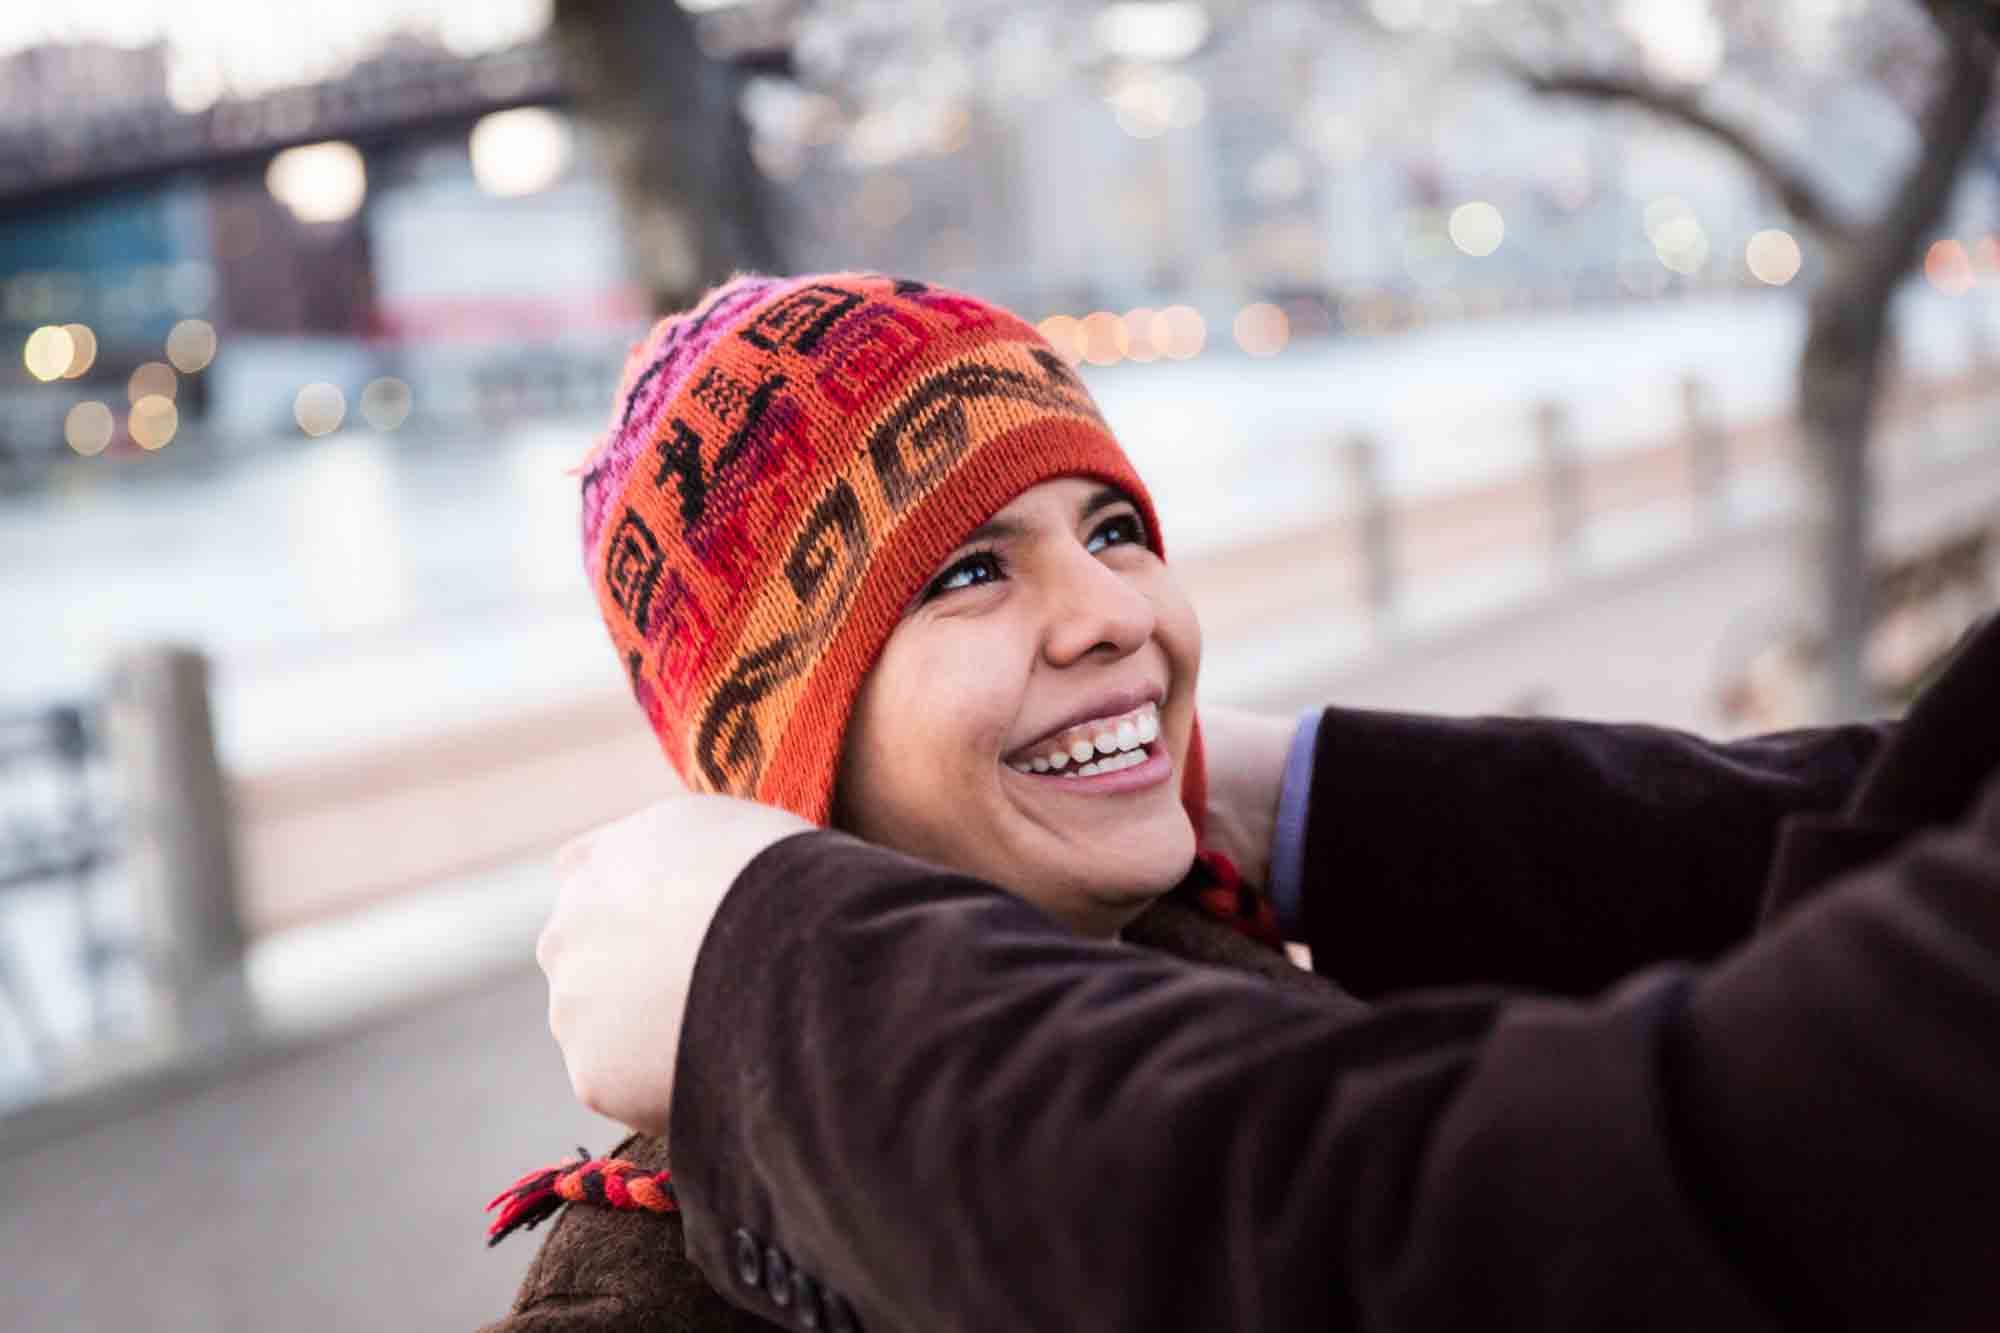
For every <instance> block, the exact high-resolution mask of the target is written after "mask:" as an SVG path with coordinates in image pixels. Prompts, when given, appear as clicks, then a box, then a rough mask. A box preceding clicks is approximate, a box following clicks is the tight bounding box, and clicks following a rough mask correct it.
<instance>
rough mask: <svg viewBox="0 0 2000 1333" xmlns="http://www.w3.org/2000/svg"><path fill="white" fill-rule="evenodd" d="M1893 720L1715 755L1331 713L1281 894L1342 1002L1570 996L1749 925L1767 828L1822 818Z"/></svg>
mask: <svg viewBox="0 0 2000 1333" xmlns="http://www.w3.org/2000/svg"><path fill="white" fill-rule="evenodd" d="M1895 726H1896V724H1895V723H1893V722H1888V721H1882V722H1870V723H1856V724H1852V725H1848V726H1840V727H1828V728H1819V729H1810V730H1799V731H1788V732H1779V733H1774V734H1771V735H1765V736H1757V737H1752V738H1749V739H1745V740H1738V741H1733V742H1720V741H1711V740H1707V739H1704V738H1702V737H1700V736H1696V735H1694V734H1692V733H1689V732H1684V731H1677V730H1673V729H1669V728H1664V727H1656V726H1649V725H1643V724H1637V723H1605V722H1582V721H1573V720H1568V719H1549V718H1513V717H1478V718H1454V717H1438V716H1431V715H1425V714H1416V713H1399V712H1390V711H1383V710H1370V709H1355V708H1329V709H1327V710H1326V711H1325V714H1324V715H1323V717H1322V718H1321V721H1320V726H1319V733H1318V737H1317V741H1316V744H1315V747H1314V755H1313V770H1312V787H1311V795H1310V798H1309V807H1308V811H1307V814H1306V834H1305V855H1304V858H1303V871H1304V873H1303V877H1302V878H1303V883H1302V886H1301V889H1300V898H1301V907H1302V911H1303V917H1304V923H1305V938H1306V942H1307V943H1308V944H1309V945H1310V946H1311V949H1312V956H1313V965H1314V967H1315V968H1316V969H1317V970H1319V971H1322V972H1324V973H1326V974H1327V975H1329V976H1331V977H1333V978H1335V979H1336V980H1337V981H1339V982H1340V984H1341V985H1342V986H1344V987H1346V988H1347V989H1349V990H1350V991H1352V992H1354V993H1355V994H1357V995H1362V996H1372V995H1379V994H1382V993H1384V992H1386V991H1390V990H1396V989H1402V988H1406V987H1412V986H1444V985H1459V984H1496V985H1511V986H1524V987H1529V988H1533V989H1537V990H1545V991H1553V992H1559V993H1562V994H1568V995H1584V994H1589V993H1591V992H1593V991H1596V990H1598V989H1601V988H1602V987H1604V986H1607V985H1609V984H1610V983H1611V982H1612V981H1614V980H1615V979H1617V978H1619V977H1622V976H1625V975H1627V974H1629V973H1631V972H1632V971H1634V970H1636V969H1638V968H1640V967H1643V966H1646V965H1647V964H1650V963H1654V962H1660V961H1665V960H1670V959H1693V960H1703V959H1709V958H1712V957H1714V956H1715V955H1716V954H1718V953H1719V952H1720V951H1721V950H1722V949H1724V948H1725V947H1727V946H1728V945H1730V944H1732V943H1734V942H1736V941H1738V940H1741V939H1742V938H1743V937H1744V936H1745V935H1747V934H1748V933H1749V932H1750V930H1751V928H1752V926H1753V925H1754V923H1755V921H1756V917H1757V908H1758V901H1759V895H1760V894H1761V892H1762V889H1763V885H1764V877H1765V873H1766V871H1767V870H1768V868H1769V866H1770V863H1771V855H1772V849H1773V847H1774V845H1775V843H1776V840H1777V831H1778V823H1779V821H1780V820H1781V819H1783V818H1784V817H1785V816H1787V815H1790V814H1794V813H1798V812H1802V811H1822V810H1831V809H1835V808H1837V807H1838V806H1840V805H1841V803H1842V802H1843V801H1844V800H1845V799H1846V798H1847V797H1848V795H1849V793H1850V792H1851V791H1852V789H1853V788H1854V786H1855V782H1856V779H1857V778H1858V777H1859V775H1860V773H1861V772H1862V770H1863V768H1864V766H1865V765H1866V764H1867V763H1868V761H1869V759H1870V758H1872V757H1873V756H1874V754H1875V753H1876V752H1877V750H1878V749H1879V748H1880V747H1881V745H1882V743H1883V742H1884V741H1885V740H1886V739H1887V737H1888V736H1890V735H1891V734H1892V732H1893V731H1894V729H1895Z"/></svg>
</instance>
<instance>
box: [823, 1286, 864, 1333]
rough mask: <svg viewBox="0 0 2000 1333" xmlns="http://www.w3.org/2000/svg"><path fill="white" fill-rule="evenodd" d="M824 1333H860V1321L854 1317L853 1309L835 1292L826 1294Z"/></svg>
mask: <svg viewBox="0 0 2000 1333" xmlns="http://www.w3.org/2000/svg"><path fill="white" fill-rule="evenodd" d="M826 1333H861V1321H860V1320H859V1319H856V1318H855V1317H854V1307H853V1306H851V1305H849V1304H848V1303H847V1302H846V1301H844V1300H842V1299H841V1297H840V1293H839V1292H836V1291H829V1292H827V1293H826Z"/></svg>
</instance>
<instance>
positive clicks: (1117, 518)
mask: <svg viewBox="0 0 2000 1333" xmlns="http://www.w3.org/2000/svg"><path fill="white" fill-rule="evenodd" d="M1114 533H1115V534H1119V535H1118V536H1116V537H1115V538H1114V539H1113V541H1112V542H1107V543H1105V544H1106V545H1112V544H1118V545H1124V544H1127V543H1131V542H1137V543H1138V544H1139V545H1141V546H1144V545H1145V544H1146V525H1145V524H1144V523H1141V522H1140V521H1139V516H1138V515H1137V514H1117V515H1114V516H1113V517H1111V518H1108V519H1106V520H1104V522H1102V523H1100V524H1098V525H1097V531H1095V532H1093V533H1091V534H1090V542H1089V543H1088V545H1089V549H1091V550H1093V551H1095V550H1097V549H1098V538H1100V537H1105V536H1110V535H1111V534H1114Z"/></svg>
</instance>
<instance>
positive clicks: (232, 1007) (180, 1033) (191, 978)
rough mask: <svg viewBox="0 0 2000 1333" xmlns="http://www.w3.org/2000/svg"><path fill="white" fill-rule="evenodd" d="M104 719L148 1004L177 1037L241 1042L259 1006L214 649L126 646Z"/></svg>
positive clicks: (194, 1041) (188, 1040) (168, 1033)
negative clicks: (213, 697)
mask: <svg viewBox="0 0 2000 1333" xmlns="http://www.w3.org/2000/svg"><path fill="white" fill-rule="evenodd" d="M105 720H106V731H107V735H108V739H109V741H110V749H111V755H112V759H113V762H114V763H115V764H116V766H117V771H118V775H119V782H120V787H121V790H122V792H123V796H124V803H125V809H126V814H127V831H128V841H127V843H126V848H125V855H124V863H125V868H126V874H127V876H128V881H129V883H130V885H131V892H132V902H133V909H134V918H135V922H136V925H137V929H138V940H137V944H138V949H139V955H140V960H141V963H142V966H143V968H144V971H145V975H146V977H147V985H148V989H149V991H150V993H149V995H148V996H147V999H148V1003H149V1009H150V1012H151V1013H152V1014H154V1015H156V1016H157V1017H158V1019H159V1021H160V1024H161V1027H162V1028H163V1030H164V1035H166V1036H167V1037H168V1038H169V1039H170V1040H176V1041H180V1042H185V1043H188V1044H191V1045H195V1046H200V1047H206V1046H214V1045H220V1044H224V1043H227V1042H230V1041H233V1040H235V1039H236V1038H238V1037H240V1036H241V1035H243V1032H244V1029H245V1028H246V1026H247V1024H248V1022H249V1017H250V1014H249V1006H248V1002H247V993H246V991H245V988H244V977H243V950H244V931H243V921H242V916H241V914H240V912H239V910H238V905H237V875H236V848H235V838H234V828H233V825H232V822H231V818H230V811H229V802H228V793H227V790H226V788H225V787H224V784H223V777H222V766H221V764H220V762H219V761H218V759H217V757H216V752H215V728H214V724H213V722H212V720H211V717H210V713H209V698H208V662H207V659H206V658H204V657H203V656H202V655H201V654H200V653H198V652H196V651H194V650H193V649H190V648H186V647H182V646H180V645H176V644H149V645H145V646H142V647H139V648H135V649H133V650H130V651H128V652H126V653H125V654H123V655H122V656H120V658H119V659H118V660H117V662H116V663H115V664H114V665H113V668H112V672H111V688H110V697H109V699H108V700H107V703H106V708H105Z"/></svg>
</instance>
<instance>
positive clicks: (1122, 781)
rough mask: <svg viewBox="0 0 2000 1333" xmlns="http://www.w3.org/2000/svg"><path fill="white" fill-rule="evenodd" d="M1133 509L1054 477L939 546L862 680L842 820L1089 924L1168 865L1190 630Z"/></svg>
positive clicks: (1096, 925)
mask: <svg viewBox="0 0 2000 1333" xmlns="http://www.w3.org/2000/svg"><path fill="white" fill-rule="evenodd" d="M1143 522H1144V520H1143V519H1142V518H1141V517H1140V515H1139V511H1138V509H1137V508H1136V507H1134V506H1133V504H1132V503H1131V501H1129V500H1128V499H1126V498H1125V496H1124V494H1123V493H1122V492H1121V491H1119V490H1117V489H1115V488H1112V487H1107V486H1106V485H1104V484H1103V483H1102V482H1098V481H1095V480H1092V479H1087V478H1063V479H1061V480H1057V481H1048V482H1043V483H1042V484H1040V485H1038V486H1035V487H1033V488H1032V489H1030V490H1027V491H1024V492H1022V493H1021V494H1020V495H1019V496H1017V497H1015V499H1014V500H1013V502H1012V503H1011V504H1009V505H1007V507H1006V508H1004V509H1002V510H1001V511H1000V512H999V513H997V514H995V515H994V516H993V518H992V519H990V520H989V521H988V522H987V523H986V524H984V525H982V526H981V527H980V528H979V529H977V530H975V531H974V532H973V533H972V534H970V535H969V536H968V537H967V539H966V541H965V542H964V543H963V544H962V545H961V546H960V547H959V548H958V549H957V550H956V551H954V552H953V553H952V554H951V555H949V556H947V557H946V558H945V561H944V563H943V564H942V565H941V566H940V567H939V569H938V570H937V571H936V572H935V573H934V575H933V577H932V578H931V580H930V582H929V583H928V584H927V585H926V587H925V589H924V591H922V592H920V593H919V594H918V595H917V598H916V600H915V601H914V602H912V603H911V605H910V606H909V608H908V609H907V610H906V611H905V613H904V616H903V619H902V620H901V622H900V623H899V624H898V625H897V626H896V628H895V630H894V631H893V632H892V633H891V634H890V636H889V640H888V642H887V644H886V645H885V646H884V647H883V650H882V655H881V657H880V658H879V659H878V661H877V662H876V665H875V668H874V670H873V671H871V672H870V673H869V675H868V677H867V679H866V680H865V681H864V682H863V683H862V688H861V693H860V695H859V697H858V698H857V699H856V701H855V707H854V713H853V715H852V717H851V719H850V721H849V725H848V733H847V738H846V742H845V746H844V749H843V751H842V762H841V772H840V780H839V784H838V793H839V795H838V802H837V806H836V816H835V822H836V823H837V824H839V826H840V827H842V828H845V829H847V830H849V831H850V832H852V833H855V834H856V835H858V836H860V837H863V838H866V839H868V840H869V841H871V842H876V843H880V844H882V845H884V846H888V847H894V848H896V849H898V850H900V851H904V852H908V853H910V854H911V855H914V856H919V857H922V858H924V859H925V860H929V861H934V862H937V863H939V864H941V865H946V866H949V867H951V868H953V869H957V870H963V871H966V872H968V873H971V874H974V875H978V876H980V877H981V878H984V879H987V880H990V881H992V882H994V883H996V884H1000V885H1002V886H1004V887H1006V888H1008V889H1011V890H1013V891H1014V892H1015V893H1017V894H1019V895H1020V896H1021V897H1023V898H1026V899H1027V900H1028V901H1030V902H1032V903H1035V904H1036V905H1037V906H1039V907H1041V908H1042V909H1043V910H1044V911H1046V912H1048V913H1049V914H1050V915H1052V916H1054V917H1056V918H1057V919H1059V920H1061V921H1064V922H1066V923H1068V924H1069V925H1070V926H1071V927H1073V928H1074V929H1076V930H1078V931H1081V932H1083V933H1085V934H1090V935H1099V936H1108V935H1112V934H1114V933H1116V931H1117V930H1118V929H1119V928H1120V927H1121V926H1123V925H1124V924H1125V923H1126V922H1127V921H1129V920H1130V919H1131V918H1132V917H1134V916H1137V915H1138V914H1139V912H1140V911H1141V910H1142V909H1143V908H1144V907H1145V906H1146V904H1147V903H1148V902H1150V901H1151V900H1152V899H1153V898H1155V897H1157V896H1158V895H1159V894H1161V893H1164V892H1166V891H1167V890H1168V889H1171V888H1172V887H1173V886H1174V885H1175V884H1176V883H1178V882H1179V881H1180V879H1181V877H1182V876H1183V875H1184V874H1185V873H1186V872H1187V868H1188V865H1189V862H1190V861H1191V860H1192V859H1193V857H1194V829H1193V827H1192V826H1191V825H1190V823H1189V821H1188V817H1187V812H1186V810H1185V809H1184V808H1183V807H1182V805H1181V799H1180V792H1181V776H1182V771H1183V766H1184V764H1185V763H1186V761H1187V747H1188V736H1189V734H1190V732H1191V730H1192V728H1193V723H1194V694H1195V677H1196V675H1197V674H1198V673H1199V671H1200V668H1201V630H1200V627H1199V626H1198V625H1197V624H1196V623H1195V616H1194V608H1193V607H1192V606H1191V605H1190V604H1189V602H1188V600H1187V598H1186V596H1185V595H1184V594H1183V593H1182V592H1181V590H1180V587H1179V585H1177V584H1176V583H1175V581H1174V579H1173V577H1172V576H1171V575H1170V574H1169V573H1168V572H1167V567H1166V565H1165V564H1164V563H1163V562H1162V561H1161V560H1160V558H1159V557H1158V556H1156V555H1154V554H1153V552H1152V551H1151V550H1150V549H1148V547H1147V545H1146V541H1147V536H1148V534H1147V533H1146V532H1145V531H1144V528H1143V526H1142V525H1143ZM1104 750H1108V751H1109V753H1108V754H1106V753H1103V752H1102V751H1104ZM1058 756H1060V757H1059V758H1058ZM1100 765H1101V767H1100Z"/></svg>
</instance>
